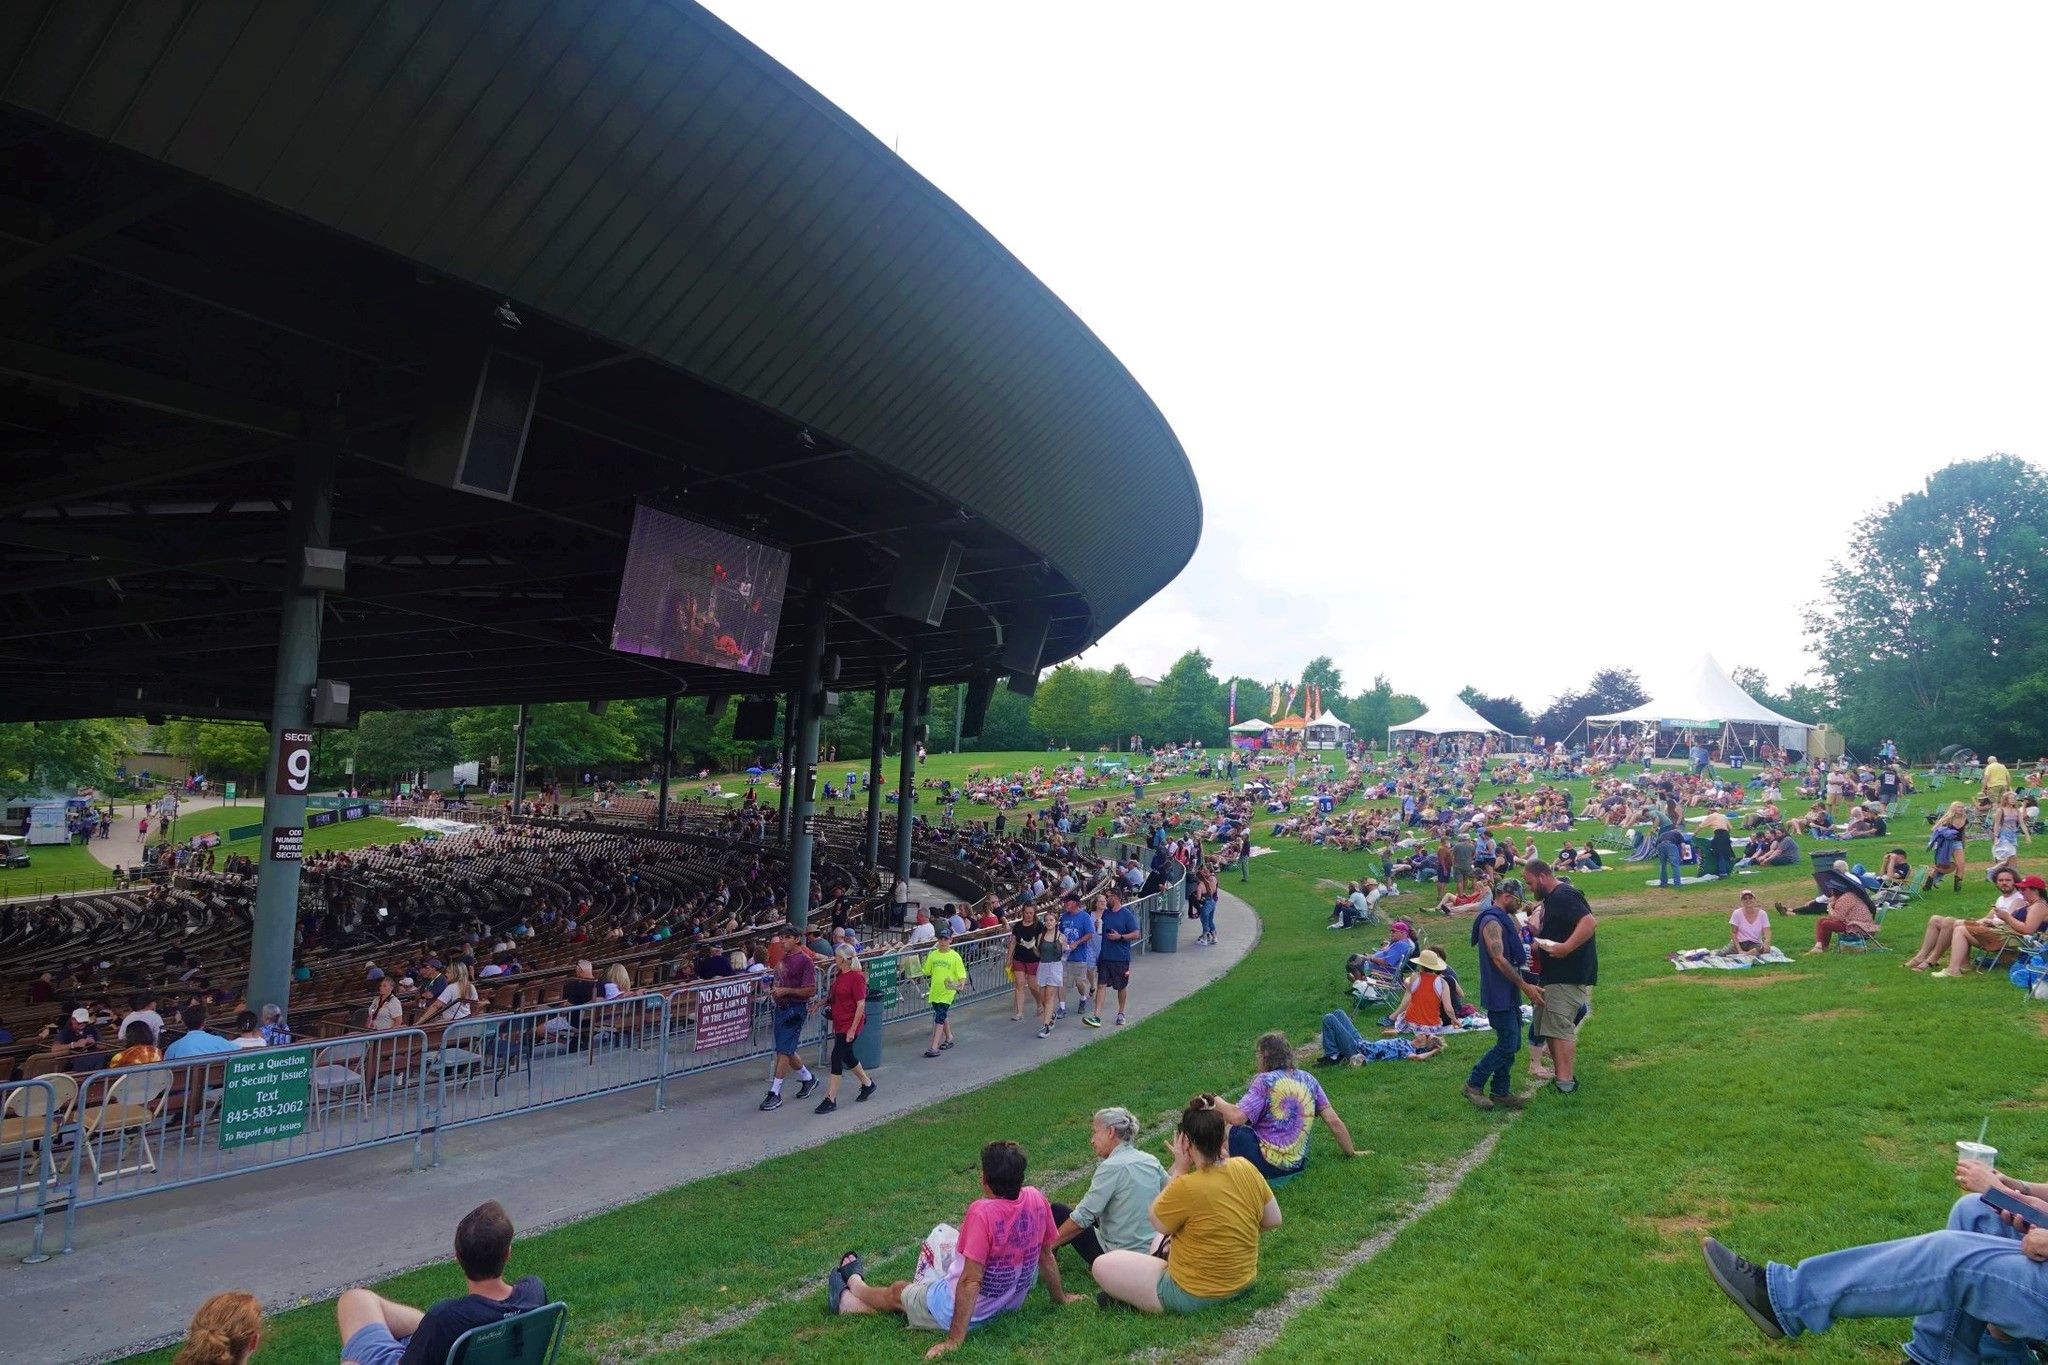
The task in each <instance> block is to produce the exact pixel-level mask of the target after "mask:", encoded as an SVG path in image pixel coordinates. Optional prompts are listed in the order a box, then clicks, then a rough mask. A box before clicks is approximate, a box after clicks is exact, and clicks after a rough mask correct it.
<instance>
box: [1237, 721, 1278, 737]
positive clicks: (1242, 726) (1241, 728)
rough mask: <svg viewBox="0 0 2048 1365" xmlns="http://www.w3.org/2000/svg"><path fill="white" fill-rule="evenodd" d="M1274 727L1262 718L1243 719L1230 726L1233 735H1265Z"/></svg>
mask: <svg viewBox="0 0 2048 1365" xmlns="http://www.w3.org/2000/svg"><path fill="white" fill-rule="evenodd" d="M1272 728H1273V727H1272V726H1270V725H1268V724H1266V722H1264V721H1262V720H1241V721H1239V722H1238V723H1237V724H1235V725H1233V726H1231V727H1230V733H1231V734H1233V735H1263V734H1265V733H1266V731H1268V730H1270V729H1272Z"/></svg>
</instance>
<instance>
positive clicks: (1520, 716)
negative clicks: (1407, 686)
mask: <svg viewBox="0 0 2048 1365" xmlns="http://www.w3.org/2000/svg"><path fill="white" fill-rule="evenodd" d="M1458 699H1459V700H1460V701H1462V702H1464V703H1465V705H1467V706H1469V707H1471V708H1472V709H1473V710H1474V711H1477V712H1478V713H1479V714H1480V715H1481V716H1482V717H1484V718H1485V719H1486V720H1487V721H1488V722H1490V723H1492V724H1494V725H1498V726H1499V727H1500V728H1501V729H1503V730H1505V731H1507V732H1508V733H1509V734H1511V735H1526V734H1529V733H1531V732H1530V729H1529V711H1528V708H1527V707H1525V706H1523V705H1522V702H1521V698H1519V697H1514V696H1506V697H1490V696H1488V695H1487V694H1486V693H1484V692H1481V691H1480V690H1479V689H1478V688H1476V687H1467V688H1466V689H1465V690H1464V691H1463V692H1460V693H1459V694H1458ZM1397 723H1398V722H1397Z"/></svg>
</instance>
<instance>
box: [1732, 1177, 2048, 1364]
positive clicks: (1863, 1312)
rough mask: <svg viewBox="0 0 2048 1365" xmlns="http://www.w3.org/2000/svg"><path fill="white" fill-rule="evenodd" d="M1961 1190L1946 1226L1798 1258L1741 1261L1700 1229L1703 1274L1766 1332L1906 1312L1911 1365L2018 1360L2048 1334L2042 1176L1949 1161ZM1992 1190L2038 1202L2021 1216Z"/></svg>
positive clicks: (1795, 1331)
mask: <svg viewBox="0 0 2048 1365" xmlns="http://www.w3.org/2000/svg"><path fill="white" fill-rule="evenodd" d="M1956 1184H1958V1185H1960V1186H1961V1187H1962V1188H1963V1189H1964V1191H1966V1193H1965V1194H1964V1195H1963V1196H1962V1198H1960V1199H1958V1200H1956V1202H1955V1205H1954V1207H1952V1208H1951V1209H1950V1210H1949V1215H1948V1226H1947V1227H1946V1228H1945V1229H1943V1230H1941V1231H1939V1232H1926V1233H1922V1234H1920V1235H1919V1236H1917V1237H1902V1238H1899V1239H1898V1240H1896V1241H1890V1242H1877V1243H1873V1244H1871V1245H1868V1246H1860V1247H1849V1248H1847V1249H1845V1250H1842V1251H1830V1252H1826V1253H1823V1254H1822V1255H1819V1256H1810V1257H1808V1258H1807V1259H1805V1260H1803V1261H1801V1262H1799V1264H1797V1265H1785V1264H1781V1263H1780V1262H1777V1261H1770V1262H1767V1263H1765V1264H1763V1265H1757V1264H1755V1263H1754V1262H1751V1261H1747V1260H1744V1259H1743V1258H1742V1257H1740V1256H1737V1255H1736V1254H1735V1253H1734V1252H1732V1251H1730V1250H1729V1249H1728V1248H1727V1247H1724V1246H1722V1245H1721V1243H1720V1242H1718V1241H1717V1240H1715V1239H1714V1238H1712V1237H1705V1238H1702V1239H1701V1240H1700V1252H1701V1254H1702V1255H1703V1256H1704V1257H1705V1258H1706V1262H1707V1273H1708V1274H1709V1275H1711V1276H1712V1277H1713V1280H1714V1283H1715V1284H1716V1285H1717V1286H1719V1288H1720V1290H1721V1292H1722V1293H1724V1294H1726V1295H1727V1296H1728V1297H1729V1298H1730V1299H1733V1300H1734V1301H1735V1305H1736V1306H1737V1307H1738V1308H1740V1309H1741V1310H1742V1311H1743V1312H1744V1313H1745V1314H1747V1315H1748V1317H1749V1320H1750V1321H1751V1322H1753V1323H1755V1324H1756V1326H1757V1330H1758V1331H1760V1332H1762V1333H1763V1334H1764V1335H1765V1336H1767V1337H1770V1338H1772V1339H1774V1340H1775V1339H1777V1338H1781V1337H1796V1336H1801V1335H1804V1334H1806V1333H1808V1332H1825V1331H1826V1330H1827V1329H1828V1328H1830V1327H1832V1326H1834V1325H1835V1324H1836V1323H1837V1322H1840V1321H1842V1320H1843V1319H1846V1318H1898V1317H1911V1318H1912V1319H1913V1336H1912V1339H1911V1340H1910V1341H1908V1342H1906V1344H1905V1346H1904V1348H1903V1349H1904V1351H1905V1355H1906V1360H1907V1361H1908V1362H1909V1363H1910V1365H1940V1363H1942V1362H1954V1363H1955V1365H1961V1363H1962V1362H1965V1361H1979V1360H1983V1361H2024V1360H2029V1359H2031V1358H2032V1357H2031V1356H2030V1354H2029V1353H2028V1351H2027V1350H2026V1348H2025V1347H2024V1346H2022V1345H2021V1344H2020V1343H2022V1342H2031V1341H2043V1340H2048V1295H2044V1294H2042V1292H2041V1283H2042V1277H2043V1276H2044V1275H2048V1270H2044V1268H2043V1265H2044V1263H2048V1199H2044V1198H2042V1197H2041V1195H2042V1194H2043V1193H2044V1192H2048V1187H2044V1186H2041V1185H2038V1184H2034V1183H2031V1182H2028V1181H2024V1180H2015V1179H2013V1178H2012V1177H2010V1176H2007V1175H2002V1174H2000V1173H1999V1172H1997V1171H1994V1170H1992V1169H1991V1168H1990V1167H1989V1166H1986V1165H1984V1164H1982V1163H1981V1162H1976V1161H1959V1162H1957V1163H1956ZM1987 1190H1997V1191H2000V1192H2001V1193H2002V1194H2003V1195H2005V1196H2009V1197H2011V1198H2013V1199H2016V1200H2018V1201H2019V1202H2020V1203H2021V1204H2022V1205H2025V1206H2028V1207H2030V1208H2032V1209H2034V1210H2037V1211H2038V1212H2036V1213H2034V1214H2031V1215H2029V1216H2028V1217H2026V1218H2024V1219H2022V1218H2019V1217H2016V1216H2015V1215H2013V1214H2011V1213H2009V1212H2006V1211H2005V1210H2002V1209H1998V1208H1994V1207H1993V1206H1992V1205H1990V1204H1988V1203H1986V1202H1985V1201H1984V1199H1983V1198H1982V1196H1983V1194H1984V1192H1985V1191H1987Z"/></svg>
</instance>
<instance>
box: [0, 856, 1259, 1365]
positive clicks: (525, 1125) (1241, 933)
mask: <svg viewBox="0 0 2048 1365" xmlns="http://www.w3.org/2000/svg"><path fill="white" fill-rule="evenodd" d="M1186 927H1187V926H1186V924H1185V922H1183V929H1184V930H1185V928H1186ZM1217 928H1218V932H1219V937H1220V938H1221V939H1222V946H1220V947H1217V948H1196V947H1193V946H1192V938H1193V935H1191V934H1188V933H1186V932H1183V933H1182V935H1181V951H1180V952H1178V953H1174V954H1171V955H1148V956H1146V957H1144V958H1142V959H1140V961H1139V962H1138V964H1137V966H1136V968H1135V970H1134V973H1133V999H1132V1002H1131V1003H1132V1006H1133V1008H1132V1010H1131V1016H1132V1023H1133V1024H1134V1025H1136V1024H1142V1023H1143V1022H1144V1020H1145V1019H1146V1018H1147V1017H1148V1016H1150V1015H1153V1014H1156V1013H1158V1012H1159V1011H1160V1010H1162V1009H1164V1008H1165V1007H1166V1006H1168V1005H1170V1004H1172V1003H1174V1002H1175V1001H1177V1000H1180V999H1182V998H1183V997H1185V996H1187V995H1188V994H1190V993H1192V992H1193V991H1195V990H1197V989H1199V988H1200V987H1202V986H1205V985H1207V984H1208V983H1209V982H1211V981H1214V980H1215V979H1216V978H1217V977H1220V976H1222V975H1223V973H1224V972H1226V971H1227V970H1229V969H1230V968H1231V967H1233V966H1235V965H1236V964H1237V963H1238V962H1239V961H1241V960H1242V959H1243V957H1244V955H1245V954H1246V953H1247V952H1248V951H1249V950H1250V949H1251V947H1252V945H1253V943H1254V942H1255V941H1256V939H1257V936H1258V919H1257V916H1256V915H1254V914H1253V913H1252V910H1251V908H1250V907H1249V906H1247V905H1246V904H1245V903H1244V902H1242V901H1240V900H1238V899H1237V898H1236V897H1235V896H1232V895H1229V894H1227V893H1226V894H1225V895H1224V896H1223V897H1222V901H1221V904H1220V906H1219V909H1218V912H1217ZM1009 1008H1010V1002H1009V1000H1008V999H1007V998H1003V999H997V1000H992V1001H985V1002H983V1003H981V1004H979V1005H975V1006H972V1007H970V1008H967V1009H963V1010H961V1011H958V1012H957V1013H956V1014H955V1015H954V1018H955V1019H956V1020H957V1021H959V1022H960V1025H961V1027H960V1046H959V1047H958V1048H957V1049H956V1050H954V1051H953V1052H950V1053H948V1054H947V1055H946V1056H945V1057H944V1058H941V1059H940V1060H938V1061H926V1060H925V1059H924V1058H923V1057H922V1056H921V1055H920V1053H921V1052H922V1050H923V1036H924V1030H925V1027H926V1025H924V1024H923V1023H921V1022H919V1021H914V1020H912V1021H905V1022H903V1023H899V1024H895V1025H891V1026H890V1027H889V1029H888V1030H887V1032H886V1033H885V1035H884V1045H885V1060H884V1064H883V1065H882V1067H880V1068H879V1069H878V1070H877V1071H876V1073H875V1080H876V1083H877V1086H878V1089H877V1090H876V1093H875V1096H874V1099H873V1100H871V1101H870V1102H869V1103H867V1104H865V1105H862V1106H860V1107H859V1108H855V1107H854V1106H852V1105H850V1104H846V1103H845V1101H844V1100H843V1099H842V1101H841V1105H842V1107H841V1109H840V1112H839V1113H837V1114H835V1115H832V1116H830V1117H820V1116H818V1115H815V1114H813V1113H812V1112H811V1105H810V1104H809V1103H806V1104H803V1105H795V1104H790V1105H785V1106H784V1107H783V1108H782V1109H781V1110H779V1111H777V1112H775V1113H772V1114H764V1113H761V1112H759V1111H758V1110H757V1109H756V1108H755V1105H756V1104H757V1103H758V1102H759V1100H760V1097H761V1092H762V1089H763V1087H762V1080H761V1078H762V1075H763V1074H764V1071H765V1066H764V1064H763V1063H760V1062H753V1063H745V1064H741V1065H735V1066H730V1067H726V1068H724V1069H722V1070H719V1071H715V1072H710V1073H708V1074H705V1075H700V1076H693V1077H686V1078H684V1079H682V1080H680V1081H675V1082H671V1083H670V1085H669V1088H668V1097H669V1107H668V1109H667V1110H666V1111H665V1112H662V1113H658V1114H657V1113H653V1112H650V1110H649V1107H648V1106H649V1105H650V1104H651V1103H652V1092H651V1091H640V1092H634V1093H632V1094H630V1095H623V1096H616V1097H610V1098H605V1099H595V1100H588V1101H585V1102H583V1103H581V1104H573V1105H567V1106H564V1107H562V1108H559V1109H553V1110H546V1111H542V1112H539V1113H535V1114H530V1115H526V1116H523V1117H520V1118H514V1119H507V1120H505V1121H503V1122H499V1123H487V1124H483V1125H480V1126H478V1127H475V1128H468V1129H461V1130H458V1131H455V1132H451V1133H449V1134H448V1135H447V1136H446V1137H445V1138H444V1139H443V1142H442V1165H441V1166H440V1167H439V1168H437V1169H433V1170H425V1171H421V1172H419V1173H418V1174H412V1173H409V1172H408V1170H407V1166H408V1162H409V1158H410V1148H409V1146H407V1145H395V1146H392V1147H386V1148H379V1149H375V1150H371V1151H366V1152H361V1153H357V1154H354V1155H350V1156H338V1157H330V1158H327V1159H325V1160H320V1161H313V1162H308V1163H305V1164H303V1165H299V1166H294V1167H289V1168H286V1169H283V1170H275V1171H267V1172H263V1173H261V1174H257V1175H251V1176H246V1177H242V1178H240V1179H234V1180H226V1181H221V1182H218V1183H216V1184H211V1185H200V1186H195V1187H192V1188H188V1189H183V1190H175V1191H169V1192H166V1193H163V1194H154V1195H149V1196H145V1197H143V1198H139V1199H134V1200H130V1201H127V1202H125V1203H119V1204H110V1205H106V1206H103V1207H99V1208H87V1209H85V1210H82V1211H81V1212H80V1214H79V1220H78V1238H77V1244H78V1245H77V1250H76V1251H75V1252H74V1253H73V1254H72V1255H70V1256H53V1257H52V1258H51V1259H50V1260H49V1261H47V1262H45V1263H44V1264H42V1265H34V1266H25V1265H22V1264H20V1263H19V1258H20V1257H21V1256H22V1255H24V1254H26V1252H27V1250H28V1225H27V1224H26V1223H15V1224H9V1225H6V1226H4V1227H0V1303H4V1304H5V1305H6V1310H5V1315H4V1316H5V1321H6V1324H7V1330H6V1331H5V1333H4V1334H0V1361H10V1362H11V1361H23V1362H30V1361H33V1362H35V1363H36V1365H44V1363H45V1362H51V1361H66V1362H82V1361H98V1360H108V1359H114V1358H117V1357H119V1356H121V1355H124V1354H126V1353H128V1352H129V1351H131V1350H135V1349H140V1348H142V1347H144V1346H147V1345H152V1344H162V1343H163V1342H164V1341H166V1340H167V1339H169V1338H170V1337H171V1335H172V1334H175V1333H178V1332H181V1331H182V1330H183V1328H184V1325H185V1323H186V1322H187V1320H188V1319H189V1318H190V1316H191V1313H192V1310H193V1309H194V1308H195V1307H196V1306H197V1305H198V1304H199V1302H200V1301H201V1300H202V1299H204V1298H205V1297H206V1296H207V1295H208V1294H210V1293H213V1292H215V1291H217V1290H221V1289H228V1288H243V1289H248V1290H250V1291H251V1292H253V1293H254V1294H256V1295H257V1296H258V1297H259V1298H261V1299H262V1300H263V1302H264V1304H265V1305H266V1306H269V1307H277V1308H282V1307H290V1306H293V1305H295V1304H298V1303H301V1302H304V1301H307V1300H312V1299H320V1298H325V1297H329V1296H331V1295H333V1294H335V1293H337V1292H338V1291H339V1290H341V1289H344V1288H347V1287H348V1286H351V1285H356V1284H363V1283H366V1282H369V1281H373V1280H378V1279H382V1278H383V1277H385V1276H388V1275H393V1274H396V1273H398V1272H400V1271H403V1270H407V1269H411V1268H412V1267H415V1266H419V1265H425V1264H427V1263H429V1262H432V1261H439V1260H443V1259H445V1258H446V1257H447V1255H448V1239H449V1237H450V1236H451V1235H452V1230H453V1228H454V1226H455V1223H456V1221H457V1220H458V1219H459V1218H460V1217H461V1216H462V1215H463V1214H464V1213H466V1212H468V1211H469V1210H470V1209H471V1208H473V1207H475V1206H476V1205H477V1204H479V1203H481V1202H482V1201H483V1200H485V1199H492V1198H495V1199H499V1200H501V1201H503V1202H504V1204H505V1205H506V1207H507V1209H508V1210H509V1211H510V1212H511V1214H512V1219H513V1222H514V1223H515V1224H516V1225H517V1226H518V1227H519V1228H520V1229H521V1231H522V1232H532V1231H537V1230H539V1229H541V1228H544V1227H547V1226H550V1225H553V1224H558V1223H564V1222H569V1221H573V1220H575V1219H579V1218H583V1217H587V1216H589V1215H591V1214H593V1213H598V1212H602V1211H605V1210H609V1209H613V1208H616V1207H617V1206H619V1205H620V1204H622V1203H626V1202H628V1201H630V1200H634V1199H640V1198H644V1197H646V1196H648V1195H652V1194H656V1193H659V1192H660V1191H662V1190H666V1189H670V1188H673V1187H674V1186H677V1185H680V1184H684V1183H687V1182H689V1181H692V1180H697V1179H701V1178H703V1177H705V1176H709V1175H715V1174H717V1173H719V1172H721V1171H729V1170H734V1169H737V1168H742V1167H746V1166H751V1165H754V1164H755V1163H757V1162H760V1161H762V1160H765V1159H766V1158H769V1157H772V1156H779V1155H781V1154H783V1153H785V1152H791V1151H796V1150H799V1149H801V1148H805V1147H811V1146H816V1145H817V1144H819V1143H823V1142H826V1141H829V1140H831V1139H832V1138H834V1137H837V1136H840V1135H841V1134H844V1133H847V1132H850V1131H852V1130H854V1129H858V1128H866V1127H872V1126H873V1125H875V1124H877V1123H882V1122H885V1121H887V1120H889V1119H893V1118H897V1117H900V1116H901V1115H903V1114H906V1113H909V1112H910V1111H912V1110H915V1109H921V1108H924V1107H927V1106H929V1105H932V1104H936V1103H938V1102H939V1101H941V1100H945V1099H948V1098H950V1097H952V1096H953V1095H955V1094H958V1093H960V1092H961V1091H962V1090H964V1089H965V1090H971V1089H976V1088H979V1087H981V1086H985V1085H988V1084H989V1083H991V1082H993V1081H996V1080H999V1079H1001V1078H1003V1077H1005V1076H1010V1075H1015V1074H1017V1073H1018V1072H1022V1071H1027V1070H1030V1069H1031V1068H1033V1067H1036V1066H1037V1065H1039V1064H1040V1063H1041V1062H1044V1061H1047V1060H1049V1059H1051V1058H1054V1057H1059V1056H1063V1055H1065V1054H1066V1053H1069V1052H1072V1051H1074V1050H1075V1049H1077V1048H1081V1047H1086V1046H1087V1045H1088V1044H1089V1042H1090V1041H1091V1040H1093V1039H1095V1038H1098V1037H1101V1036H1103V1034H1098V1033H1096V1032H1095V1031H1093V1030H1091V1029H1085V1028H1081V1027H1079V1026H1078V1025H1077V1024H1076V1023H1075V1022H1074V1021H1072V1020H1068V1021H1067V1022H1066V1023H1063V1024H1062V1025H1061V1026H1060V1028H1059V1029H1057V1030H1056V1031H1055V1032H1054V1034H1053V1036H1052V1037H1051V1038H1049V1039H1047V1040H1046V1041H1044V1042H1042V1043H1041V1042H1038V1041H1037V1040H1036V1038H1035V1037H1034V1036H1033V1034H1034V1033H1035V1030H1033V1029H1031V1027H1030V1025H1028V1024H1021V1023H1019V1024H1013V1023H1011V1022H1010V1017H1009ZM1105 1032H1108V1030H1105ZM708 1135H716V1139H717V1140H716V1141H715V1142H713V1141H705V1140H703V1139H704V1137H706V1136H708ZM693 1138H695V1139H697V1140H691V1139H693ZM607 1157H615V1158H616V1159H607ZM61 1244H62V1239H61V1231H60V1229H59V1228H58V1227H56V1226H55V1225H54V1224H53V1226H52V1228H51V1237H50V1246H51V1247H52V1248H53V1249H54V1248H55V1247H56V1246H59V1245H61ZM194 1248H204V1249H205V1250H206V1254H205V1255H203V1256H194V1255H193V1254H192V1252H193V1249H194ZM116 1286H118V1292H116V1291H115V1287H116Z"/></svg>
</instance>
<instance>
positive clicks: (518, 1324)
mask: <svg viewBox="0 0 2048 1365" xmlns="http://www.w3.org/2000/svg"><path fill="white" fill-rule="evenodd" d="M568 1321H569V1305H568V1304H566V1303H548V1304H542V1305H541V1306H540V1307H539V1308H534V1309H530V1310H528V1311H527V1312H524V1313H514V1314H513V1315H512V1316H511V1317H509V1318H506V1319H504V1320H503V1321H502V1322H494V1323H492V1324H491V1325H490V1326H488V1327H472V1328H470V1329H469V1330H468V1331H467V1332H464V1333H463V1334H462V1335H461V1336H459V1337H457V1338H455V1344H454V1345H453V1346H450V1347H449V1348H448V1365H552V1363H553V1361H554V1358H555V1352H556V1351H558V1350H560V1349H561V1348H562V1329H563V1328H564V1327H565V1326H567V1325H568Z"/></svg>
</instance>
